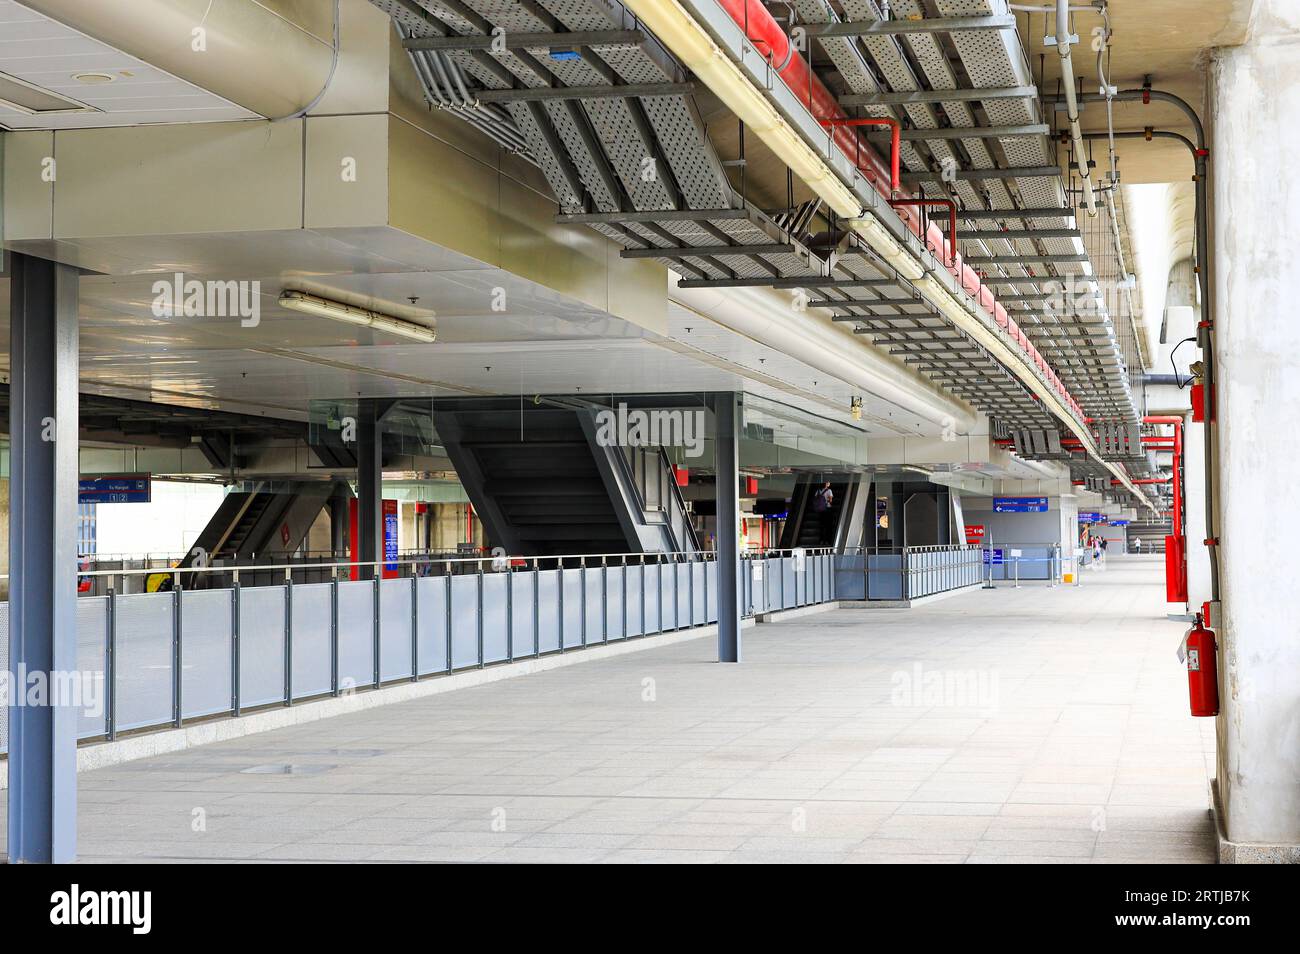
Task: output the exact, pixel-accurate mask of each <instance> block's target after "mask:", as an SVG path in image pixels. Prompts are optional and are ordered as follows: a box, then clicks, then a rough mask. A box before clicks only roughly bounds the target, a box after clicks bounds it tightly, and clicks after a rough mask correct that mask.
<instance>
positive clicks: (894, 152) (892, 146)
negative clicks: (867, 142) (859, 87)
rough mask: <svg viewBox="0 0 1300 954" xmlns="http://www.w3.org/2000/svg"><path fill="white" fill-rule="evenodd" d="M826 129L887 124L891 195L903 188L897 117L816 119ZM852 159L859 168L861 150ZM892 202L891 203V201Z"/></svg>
mask: <svg viewBox="0 0 1300 954" xmlns="http://www.w3.org/2000/svg"><path fill="white" fill-rule="evenodd" d="M818 122H820V123H821V124H822V125H823V126H826V127H827V128H828V129H834V128H835V127H836V126H888V127H889V130H890V139H889V188H890V194H891V195H898V193H899V192H901V191H902V189H903V175H902V172H901V171H900V159H899V156H900V154H901V153H902V151H903V145H902V124H901V123H900V122H899V121H898V120H897V119H890V118H888V117H884V116H880V117H876V116H872V117H868V118H866V119H838V118H835V117H823V118H822V119H820V120H818ZM860 141H861V140H859V142H860ZM854 160H855V162H856V164H857V166H858V167H859V168H861V167H862V159H861V150H860V149H859V150H858V155H856V156H854ZM891 204H892V203H891Z"/></svg>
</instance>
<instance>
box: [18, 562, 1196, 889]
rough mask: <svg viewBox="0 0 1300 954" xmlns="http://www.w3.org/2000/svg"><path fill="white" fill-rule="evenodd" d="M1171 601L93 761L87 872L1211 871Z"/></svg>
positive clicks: (1040, 595)
mask: <svg viewBox="0 0 1300 954" xmlns="http://www.w3.org/2000/svg"><path fill="white" fill-rule="evenodd" d="M1163 598H1164V597H1163V587H1162V574H1161V567H1160V564H1159V563H1158V562H1157V561H1156V559H1153V558H1149V557H1148V558H1124V557H1113V558H1112V559H1111V564H1110V567H1109V568H1108V569H1106V570H1105V571H1099V572H1096V573H1088V574H1087V575H1086V581H1085V585H1084V586H1082V587H1077V588H1075V587H1059V588H1056V589H1048V588H1046V587H1043V586H1041V585H1036V586H1029V585H1026V586H1025V587H1024V588H1022V589H1018V590H1017V589H1012V588H1010V587H1006V586H1003V587H1000V588H999V589H997V590H996V591H992V592H990V591H983V590H978V589H977V590H972V591H968V592H965V593H962V594H959V595H956V596H954V597H951V598H949V599H946V600H942V601H939V602H936V603H933V604H930V605H928V606H924V607H921V608H917V609H913V610H884V609H880V610H839V611H835V612H830V613H825V614H818V615H814V616H809V617H806V618H803V619H798V620H794V621H791V622H786V623H778V624H774V625H766V626H760V627H758V628H756V629H753V630H748V631H746V633H745V635H744V639H745V648H744V652H745V662H744V663H743V664H741V665H738V666H720V665H718V664H716V663H714V662H712V661H711V656H712V653H713V650H714V646H713V642H712V640H708V639H702V640H696V641H692V642H688V643H684V644H680V645H677V646H672V647H666V648H662V649H652V650H648V651H645V652H641V653H635V654H631V655H626V656H622V657H618V658H614V659H609V660H604V661H597V662H590V663H584V664H582V665H575V666H571V667H568V668H562V669H557V670H554V671H551V672H546V673H540V674H537V675H532V676H528V677H524V678H520V679H512V680H506V681H503V682H497V683H494V684H491V685H487V686H482V687H479V688H473V689H467V690H462V691H458V692H453V693H448V694H444V695H438V696H434V697H431V698H428V699H424V700H419V701H415V702H408V703H403V704H400V705H392V706H387V707H382V708H379V709H375V710H372V711H369V712H365V713H360V714H356V715H350V716H344V717H340V718H336V719H329V720H325V721H321V722H317V723H313V724H310V725H305V726H300V727H296V728H291V729H283V730H279V731H276V732H271V733H267V734H264V735H260V736H252V737H248V738H244V739H240V740H238V741H233V742H229V743H222V744H218V745H212V746H208V747H203V748H198V749H193V750H190V751H188V752H182V753H178V754H174V755H168V756H161V757H156V758H152V759H149V760H146V761H141V762H136V763H131V764H127V765H123V766H120V767H117V768H112V769H103V770H98V771H94V772H90V773H87V774H85V775H83V776H82V777H81V815H80V844H81V856H82V858H83V860H85V861H106V860H141V861H174V860H195V861H202V860H236V859H250V860H256V861H269V860H321V861H361V860H398V861H493V862H500V861H690V862H694V861H700V862H742V861H827V862H839V861H855V862H875V861H908V862H969V863H985V862H1008V861H1010V862H1016V861H1033V862H1129V861H1142V862H1150V861H1156V862H1210V861H1211V860H1212V858H1213V835H1212V831H1211V827H1210V821H1209V818H1208V815H1207V812H1206V779H1207V777H1208V773H1209V770H1210V766H1211V764H1212V761H1213V725H1212V723H1211V722H1210V721H1209V720H1200V721H1196V720H1193V719H1192V718H1190V717H1189V716H1188V715H1187V701H1186V677H1185V675H1184V672H1183V669H1182V667H1181V666H1180V665H1179V664H1178V662H1177V660H1176V658H1175V650H1176V649H1177V646H1178V643H1179V640H1180V638H1181V632H1182V629H1183V628H1184V626H1183V625H1182V624H1178V623H1173V622H1169V621H1168V620H1166V619H1165V617H1164V612H1165V604H1164V602H1163ZM287 766H292V769H291V770H287V769H286V767H287ZM0 796H3V793H0ZM0 801H2V798H0ZM2 837H3V832H2V831H0V838H2Z"/></svg>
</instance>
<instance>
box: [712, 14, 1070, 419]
mask: <svg viewBox="0 0 1300 954" xmlns="http://www.w3.org/2000/svg"><path fill="white" fill-rule="evenodd" d="M718 3H719V5H720V6H721V7H722V8H723V9H724V10H725V11H726V12H727V15H728V16H730V17H731V19H732V20H734V21H735V23H736V25H737V26H739V27H740V28H741V29H742V30H744V31H745V36H746V37H748V38H749V40H750V42H751V43H753V44H754V47H755V49H757V50H758V52H759V53H760V54H762V55H763V56H765V57H766V58H767V60H768V62H769V63H770V64H771V66H772V69H773V71H775V72H776V74H777V75H778V76H780V77H781V80H782V81H783V82H784V83H785V84H786V86H788V87H789V88H790V91H791V92H792V93H793V94H794V95H795V96H796V97H798V99H799V101H800V102H801V103H803V105H804V106H805V107H807V109H808V111H809V112H810V113H812V115H813V116H816V117H818V119H819V120H820V121H821V122H823V123H825V124H826V125H828V127H829V129H830V132H831V139H832V141H833V142H834V143H835V145H836V146H837V147H838V148H839V150H840V151H841V152H842V153H844V155H845V156H846V157H848V158H849V160H850V161H852V162H854V163H855V165H856V166H857V167H858V169H859V170H860V171H861V172H862V173H863V174H864V175H865V176H866V178H867V181H869V182H871V184H872V185H873V187H874V188H875V189H876V191H877V192H880V193H881V195H884V196H885V197H886V198H891V197H892V192H886V191H885V185H884V184H885V182H886V181H888V182H889V185H890V187H891V189H892V186H893V182H894V179H893V177H892V176H890V174H889V172H888V170H886V169H885V166H884V164H883V162H882V161H881V160H880V157H879V156H878V155H877V154H876V152H875V150H874V149H872V148H870V146H868V148H866V149H863V148H862V138H861V137H860V136H859V135H858V133H857V132H856V131H855V129H854V127H853V126H852V125H848V124H845V123H840V122H838V120H842V119H848V118H849V117H848V115H847V114H846V113H845V112H844V110H843V109H842V108H841V107H840V104H839V102H838V101H837V100H836V98H835V96H834V95H833V94H832V93H831V92H830V90H828V89H827V88H826V86H825V85H824V84H823V83H822V81H821V80H819V79H818V78H817V76H816V75H815V74H814V73H813V71H812V70H811V69H810V68H809V66H808V63H807V61H806V60H805V59H804V58H803V57H802V56H801V55H800V54H799V52H798V51H797V50H795V49H794V48H793V47H792V45H791V43H790V38H789V37H788V36H786V34H785V31H784V30H782V29H781V27H780V25H779V24H778V23H777V22H776V21H775V20H774V19H772V15H771V14H770V13H768V12H767V8H766V7H764V6H763V4H762V2H761V0H718ZM895 155H897V151H895ZM899 215H900V216H901V217H902V219H903V221H904V222H906V223H907V225H908V228H909V229H911V230H912V232H914V233H915V234H916V235H917V236H920V237H921V238H922V240H923V241H924V243H925V246H926V248H927V249H929V250H930V251H932V252H935V254H936V255H937V257H939V258H940V259H941V260H943V261H950V262H952V264H951V265H950V266H949V270H950V271H951V272H952V273H953V275H954V276H956V278H957V281H958V284H960V285H961V287H962V289H963V290H964V291H966V292H967V293H968V294H970V295H972V296H974V297H975V298H976V300H977V301H978V302H979V303H980V305H981V306H982V307H984V308H985V309H986V310H987V311H988V312H989V314H991V315H992V316H993V318H994V320H995V321H996V322H997V324H998V327H1000V328H1002V329H1004V330H1005V331H1006V332H1007V334H1008V335H1009V336H1010V337H1011V338H1012V340H1014V341H1015V343H1016V345H1017V347H1019V348H1020V350H1021V351H1022V352H1024V354H1025V355H1026V356H1027V357H1028V358H1029V361H1030V363H1031V364H1033V365H1034V366H1035V367H1037V368H1039V369H1040V370H1041V371H1042V372H1043V375H1044V377H1046V378H1047V380H1048V382H1049V384H1050V386H1051V387H1052V389H1053V390H1054V391H1055V392H1056V393H1057V394H1058V395H1059V396H1060V397H1061V399H1062V400H1063V401H1064V402H1065V403H1066V405H1068V406H1069V407H1070V409H1071V410H1072V411H1073V412H1074V413H1075V414H1076V415H1078V416H1079V417H1083V408H1082V407H1081V406H1080V404H1079V402H1078V401H1076V400H1075V399H1074V397H1073V396H1072V395H1071V394H1070V392H1069V391H1068V390H1067V389H1066V387H1065V385H1064V384H1063V383H1062V382H1061V380H1060V378H1059V377H1057V375H1056V373H1055V372H1054V371H1053V370H1052V368H1051V366H1050V365H1049V364H1048V363H1047V359H1046V358H1044V357H1043V356H1042V354H1041V353H1040V352H1039V350H1038V349H1037V348H1035V347H1034V345H1033V343H1032V342H1031V341H1030V340H1029V339H1028V338H1027V337H1025V334H1024V332H1023V331H1021V330H1020V327H1019V326H1018V325H1017V324H1016V322H1015V321H1014V320H1013V319H1012V318H1011V316H1010V315H1009V314H1007V311H1006V309H1005V308H1003V307H1002V305H1000V304H999V303H998V301H997V299H996V298H994V296H993V293H992V292H991V291H989V289H988V288H987V287H986V286H985V285H984V284H983V282H982V281H981V280H980V276H979V275H978V274H977V273H976V272H975V270H974V269H972V268H970V267H969V266H967V265H965V264H962V263H961V260H960V257H959V256H958V254H957V249H956V247H955V246H956V243H955V242H952V243H951V246H952V247H950V248H945V246H946V245H948V243H946V242H945V240H944V236H943V232H942V231H941V230H940V229H939V228H938V227H937V226H935V225H933V224H931V226H930V228H929V229H925V230H923V229H922V227H921V220H920V216H919V215H915V214H910V213H909V212H908V210H901V211H900V212H899ZM945 252H946V254H945Z"/></svg>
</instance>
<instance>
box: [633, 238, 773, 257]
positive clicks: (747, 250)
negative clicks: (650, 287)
mask: <svg viewBox="0 0 1300 954" xmlns="http://www.w3.org/2000/svg"><path fill="white" fill-rule="evenodd" d="M793 251H795V247H794V246H793V245H790V244H788V243H778V242H773V243H772V244H771V245H701V246H698V247H689V246H682V245H673V246H664V247H663V248H625V249H623V250H622V251H621V252H620V253H619V254H620V255H621V256H622V257H623V258H718V257H730V256H735V255H782V254H787V253H790V252H793Z"/></svg>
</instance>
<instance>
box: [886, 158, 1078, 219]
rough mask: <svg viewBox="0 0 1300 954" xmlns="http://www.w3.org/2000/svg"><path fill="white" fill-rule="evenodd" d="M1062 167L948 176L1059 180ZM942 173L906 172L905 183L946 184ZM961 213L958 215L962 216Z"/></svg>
mask: <svg viewBox="0 0 1300 954" xmlns="http://www.w3.org/2000/svg"><path fill="white" fill-rule="evenodd" d="M1060 177H1061V167H1060V166H1013V167H1011V168H1009V169H958V170H956V171H955V172H952V173H950V174H949V175H948V178H949V179H956V180H958V181H960V182H971V181H980V180H983V179H1059V178H1060ZM944 181H946V180H945V179H944V174H943V173H942V172H937V171H936V172H906V173H904V174H903V182H904V183H906V184H908V185H915V184H916V183H919V182H944ZM960 214H961V213H958V215H960Z"/></svg>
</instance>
